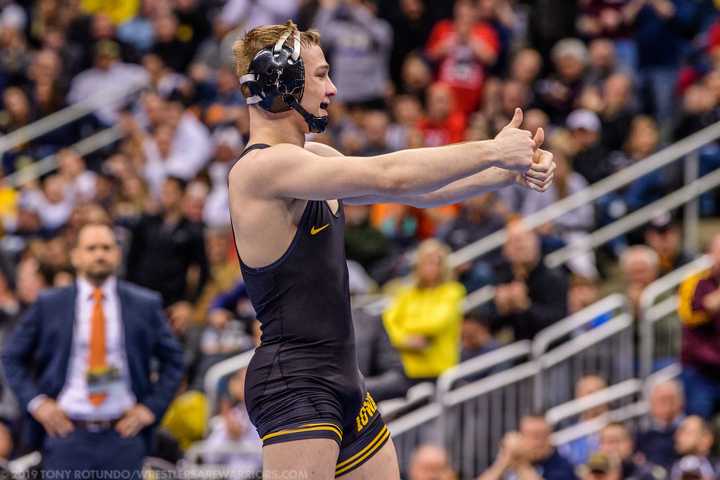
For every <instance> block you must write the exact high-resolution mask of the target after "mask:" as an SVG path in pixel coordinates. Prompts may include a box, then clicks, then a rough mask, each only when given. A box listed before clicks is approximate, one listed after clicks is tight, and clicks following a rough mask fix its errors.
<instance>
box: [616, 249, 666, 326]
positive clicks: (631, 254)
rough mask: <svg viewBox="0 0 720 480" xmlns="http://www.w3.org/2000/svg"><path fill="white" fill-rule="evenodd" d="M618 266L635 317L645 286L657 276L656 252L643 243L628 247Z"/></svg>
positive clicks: (657, 259) (658, 265) (658, 263)
mask: <svg viewBox="0 0 720 480" xmlns="http://www.w3.org/2000/svg"><path fill="white" fill-rule="evenodd" d="M620 268H621V270H622V274H623V280H624V283H625V285H624V287H625V293H626V294H627V296H628V299H629V300H630V306H631V307H632V308H633V312H634V314H635V317H636V318H637V316H638V314H639V308H640V296H641V295H642V293H643V291H644V290H645V288H647V286H648V285H650V284H651V283H652V282H654V281H655V280H657V278H658V273H659V268H660V260H659V258H658V254H657V253H655V250H653V249H652V248H650V247H648V246H645V245H635V246H632V247H629V248H628V249H627V250H625V251H624V252H623V253H622V256H621V257H620Z"/></svg>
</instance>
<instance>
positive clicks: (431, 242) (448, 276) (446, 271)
mask: <svg viewBox="0 0 720 480" xmlns="http://www.w3.org/2000/svg"><path fill="white" fill-rule="evenodd" d="M429 253H439V254H440V257H441V261H442V273H441V275H440V281H439V283H445V282H449V281H450V280H453V279H454V274H453V270H452V268H450V262H448V256H449V255H450V247H448V246H447V245H445V244H444V243H443V242H441V241H440V240H436V239H434V238H430V239H428V240H425V241H424V242H422V243H421V244H420V245H419V246H418V249H417V252H416V253H415V260H416V264H415V272H414V273H415V275H414V276H415V279H414V282H415V285H419V282H420V279H419V278H418V275H417V270H418V267H419V265H420V262H421V261H422V259H423V257H424V256H425V255H427V254H429Z"/></svg>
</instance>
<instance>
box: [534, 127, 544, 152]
mask: <svg viewBox="0 0 720 480" xmlns="http://www.w3.org/2000/svg"><path fill="white" fill-rule="evenodd" d="M544 141H545V130H543V129H542V127H541V128H538V129H537V131H536V132H535V136H534V137H533V142H535V148H536V149H538V148H540V147H541V146H542V144H543V142H544Z"/></svg>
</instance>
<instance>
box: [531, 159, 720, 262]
mask: <svg viewBox="0 0 720 480" xmlns="http://www.w3.org/2000/svg"><path fill="white" fill-rule="evenodd" d="M718 186H720V170H715V171H714V172H712V173H709V174H707V175H705V176H703V177H701V178H699V179H697V180H695V181H693V182H692V183H690V184H688V185H685V186H684V187H682V188H680V189H678V190H676V191H674V192H672V193H670V194H668V195H666V196H665V197H663V198H661V199H660V200H656V201H654V202H652V203H650V204H649V205H646V206H645V207H642V208H640V209H638V210H636V211H634V212H633V213H631V214H628V215H625V216H623V217H622V218H621V219H619V220H617V221H615V222H613V223H610V224H608V225H605V226H604V227H602V228H600V229H598V230H595V231H594V232H592V233H591V234H590V236H589V237H587V238H586V239H584V241H582V242H578V243H574V244H573V243H571V244H569V245H568V246H566V247H563V248H561V249H558V250H556V251H554V252H552V253H551V254H549V255H548V256H547V257H545V264H546V265H547V266H548V267H551V268H554V267H558V266H560V265H562V264H564V263H565V262H567V261H568V260H569V259H570V258H572V257H573V256H575V255H577V254H578V253H583V252H586V251H589V250H592V249H594V248H597V247H599V246H600V245H603V244H605V243H607V242H609V241H610V240H612V239H614V238H617V237H618V236H620V235H622V234H624V233H627V232H629V231H631V230H633V229H635V228H637V227H639V226H641V225H644V224H646V223H648V222H649V221H650V220H651V219H653V218H654V217H656V216H657V215H658V214H660V213H663V212H668V211H671V210H673V209H675V208H677V207H679V206H680V205H683V204H688V203H689V202H690V201H691V200H693V201H694V200H696V199H697V198H698V197H699V196H700V195H702V194H703V193H705V192H709V191H710V190H712V189H714V188H716V187H718ZM686 222H688V223H689V222H690V220H689V219H687V220H686ZM686 228H687V227H686ZM689 231H690V232H691V233H689V234H688V236H689V237H690V239H686V240H685V245H686V246H688V247H689V249H690V250H692V251H696V250H697V227H693V228H692V229H691V230H689Z"/></svg>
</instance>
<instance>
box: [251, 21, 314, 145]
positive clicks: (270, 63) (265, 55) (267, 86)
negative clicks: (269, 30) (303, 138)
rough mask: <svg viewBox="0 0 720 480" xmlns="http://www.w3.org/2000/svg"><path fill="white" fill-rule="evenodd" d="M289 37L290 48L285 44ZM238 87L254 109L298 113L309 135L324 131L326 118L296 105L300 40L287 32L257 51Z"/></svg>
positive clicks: (301, 85) (300, 84) (301, 76)
mask: <svg viewBox="0 0 720 480" xmlns="http://www.w3.org/2000/svg"><path fill="white" fill-rule="evenodd" d="M291 35H292V37H293V48H292V49H290V47H288V46H287V45H285V42H286V41H287V40H288V38H290V36H291ZM240 84H241V85H244V86H246V87H247V90H248V91H249V93H250V95H249V96H247V98H246V102H247V104H248V105H256V104H257V105H258V106H260V107H261V108H262V109H264V110H266V111H268V112H271V113H280V112H286V111H288V110H290V109H293V110H295V111H296V112H298V113H299V114H300V115H301V116H302V117H303V119H304V120H305V122H306V123H307V124H308V127H309V129H310V131H311V132H315V133H320V132H322V131H324V130H325V128H327V124H328V118H327V116H322V117H318V116H315V115H312V114H311V113H310V112H308V111H307V110H305V109H304V108H303V107H302V106H301V105H300V102H301V101H302V97H303V93H304V90H305V67H304V64H303V60H302V58H301V57H300V36H299V34H298V32H297V30H295V31H291V30H288V31H287V32H286V33H284V34H283V35H282V36H281V37H280V38H279V39H278V41H277V42H276V43H275V45H274V46H273V47H272V48H270V47H266V48H264V49H262V50H260V51H259V52H258V53H257V54H255V57H253V60H252V62H250V68H249V73H247V74H246V75H243V76H242V77H240Z"/></svg>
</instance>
